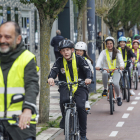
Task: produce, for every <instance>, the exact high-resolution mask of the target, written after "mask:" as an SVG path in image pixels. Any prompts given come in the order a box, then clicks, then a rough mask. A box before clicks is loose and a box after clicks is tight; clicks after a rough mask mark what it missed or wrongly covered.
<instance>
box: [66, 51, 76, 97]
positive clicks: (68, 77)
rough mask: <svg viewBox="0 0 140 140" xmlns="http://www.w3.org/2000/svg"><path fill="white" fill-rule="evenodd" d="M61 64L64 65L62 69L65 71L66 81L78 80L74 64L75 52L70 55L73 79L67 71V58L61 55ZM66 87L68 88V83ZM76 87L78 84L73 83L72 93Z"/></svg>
mask: <svg viewBox="0 0 140 140" xmlns="http://www.w3.org/2000/svg"><path fill="white" fill-rule="evenodd" d="M63 65H64V69H65V73H66V79H67V83H69V82H72V83H73V82H78V71H77V64H76V57H75V53H73V55H72V69H73V78H74V81H72V80H71V76H70V72H69V68H68V63H67V60H66V59H65V58H64V57H63ZM68 88H69V90H70V86H69V85H68ZM77 88H78V84H74V85H73V86H72V93H73V95H74V93H75V92H76V90H77Z"/></svg>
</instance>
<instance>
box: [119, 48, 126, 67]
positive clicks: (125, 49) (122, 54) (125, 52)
mask: <svg viewBox="0 0 140 140" xmlns="http://www.w3.org/2000/svg"><path fill="white" fill-rule="evenodd" d="M118 50H120V52H121V54H122V49H121V47H119V48H118ZM122 57H123V54H122ZM123 61H127V51H126V49H125V59H123ZM126 65H127V63H125V67H126Z"/></svg>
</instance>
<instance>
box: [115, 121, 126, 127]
mask: <svg viewBox="0 0 140 140" xmlns="http://www.w3.org/2000/svg"><path fill="white" fill-rule="evenodd" d="M123 124H124V122H118V123H117V125H116V127H122V126H123Z"/></svg>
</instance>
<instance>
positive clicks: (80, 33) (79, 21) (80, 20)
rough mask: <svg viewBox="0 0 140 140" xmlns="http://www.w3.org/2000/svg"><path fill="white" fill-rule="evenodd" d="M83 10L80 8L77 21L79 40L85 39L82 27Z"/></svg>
mask: <svg viewBox="0 0 140 140" xmlns="http://www.w3.org/2000/svg"><path fill="white" fill-rule="evenodd" d="M82 20H83V11H82V9H81V10H79V15H78V21H77V31H78V35H77V42H79V41H82V40H83V29H82Z"/></svg>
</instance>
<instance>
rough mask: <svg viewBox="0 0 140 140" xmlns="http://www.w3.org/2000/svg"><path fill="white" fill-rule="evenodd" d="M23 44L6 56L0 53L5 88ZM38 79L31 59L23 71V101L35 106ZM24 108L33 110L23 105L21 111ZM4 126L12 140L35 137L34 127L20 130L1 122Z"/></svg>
mask: <svg viewBox="0 0 140 140" xmlns="http://www.w3.org/2000/svg"><path fill="white" fill-rule="evenodd" d="M25 50H26V49H25V47H24V44H23V43H22V42H21V43H20V44H19V45H18V46H17V48H16V49H15V50H14V51H12V52H9V53H7V54H2V53H0V65H1V69H2V72H3V77H4V83H5V86H6V84H7V75H8V72H9V70H10V68H11V66H12V64H13V63H14V61H15V60H16V58H17V57H18V56H19V55H20V54H22V53H23V52H24V51H25ZM13 80H14V79H13ZM38 80H39V77H38V75H37V71H36V63H35V61H34V59H32V60H31V61H30V62H29V63H28V64H27V66H26V67H25V70H24V82H25V99H24V100H25V101H28V102H31V103H33V104H36V97H37V95H38V93H39V84H38ZM25 108H28V109H31V110H32V113H33V112H34V109H33V108H32V107H31V106H29V105H26V104H24V103H23V110H24V109H25ZM2 123H3V125H4V126H5V129H6V130H7V131H8V133H9V134H10V135H11V137H12V139H13V140H25V139H27V138H29V137H36V125H34V124H31V126H30V128H27V129H24V130H21V129H20V128H19V127H15V126H10V125H9V124H8V122H2Z"/></svg>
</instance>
